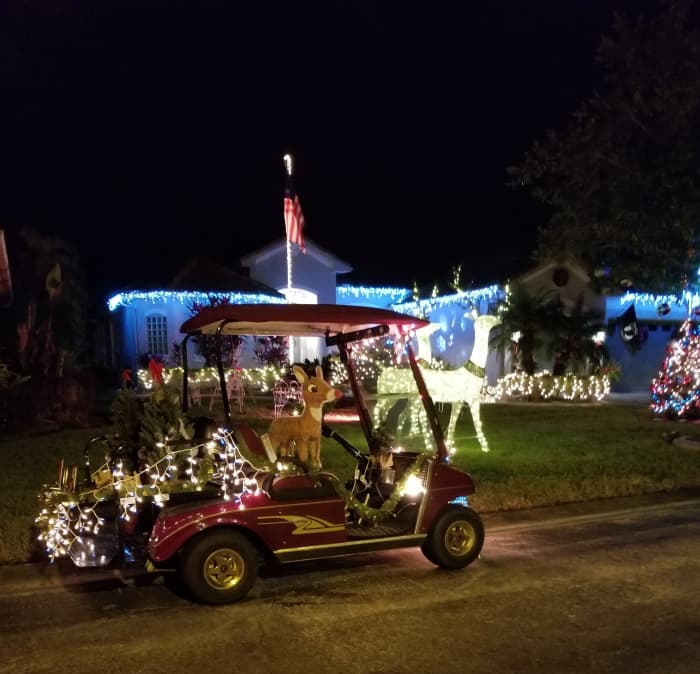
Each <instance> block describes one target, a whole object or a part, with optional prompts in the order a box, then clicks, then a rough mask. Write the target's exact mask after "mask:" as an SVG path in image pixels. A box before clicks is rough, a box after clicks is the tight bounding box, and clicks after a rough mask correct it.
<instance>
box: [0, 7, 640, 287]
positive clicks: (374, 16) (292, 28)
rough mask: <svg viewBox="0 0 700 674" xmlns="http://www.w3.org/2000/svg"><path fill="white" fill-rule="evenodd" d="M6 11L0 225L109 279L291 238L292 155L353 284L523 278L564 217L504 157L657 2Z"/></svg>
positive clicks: (553, 114)
mask: <svg viewBox="0 0 700 674" xmlns="http://www.w3.org/2000/svg"><path fill="white" fill-rule="evenodd" d="M5 3H6V4H4V5H3V6H6V7H8V8H9V13H8V14H7V15H3V14H2V12H4V11H5V10H1V9H0V76H1V78H2V79H1V80H0V81H1V82H2V91H1V92H0V93H1V94H2V95H1V98H0V106H1V107H2V108H3V109H2V111H0V115H2V118H3V119H2V126H1V127H0V128H1V132H0V133H1V134H2V135H1V136H0V157H1V159H0V163H1V164H2V171H1V172H0V178H2V180H1V181H0V226H2V227H5V228H8V227H14V226H17V225H22V224H30V225H34V226H35V227H37V228H39V229H40V230H41V231H43V232H45V233H49V234H55V235H57V236H61V237H63V238H66V239H68V240H69V241H72V242H73V243H75V244H76V245H77V246H78V249H79V251H80V255H81V260H82V262H83V264H84V266H85V269H86V271H87V275H88V281H89V283H90V286H91V288H92V290H93V292H98V293H103V292H104V293H106V292H108V291H109V290H112V289H118V288H120V287H123V286H125V285H132V284H133V283H138V282H143V283H147V282H151V281H153V280H155V279H162V280H167V279H169V278H171V277H172V276H174V274H175V273H176V271H177V270H178V269H179V267H180V266H182V265H183V264H184V263H185V262H186V261H187V260H188V259H189V258H190V257H192V256H194V255H204V256H208V257H211V258H213V259H215V260H218V261H221V262H226V263H228V264H230V265H231V266H232V267H234V268H237V267H238V264H239V260H240V257H241V256H242V255H245V254H246V253H249V252H251V251H252V250H254V249H256V248H258V247H261V246H264V245H267V244H268V243H270V242H271V241H272V240H273V239H275V238H276V237H281V236H283V234H284V225H283V221H282V212H281V203H282V189H283V179H284V174H283V167H282V155H283V154H284V153H285V152H291V153H292V154H293V155H294V157H295V164H296V165H295V183H296V188H297V191H298V193H299V196H300V199H301V203H302V207H303V210H304V213H305V216H306V220H307V227H306V236H307V237H309V238H311V239H313V240H314V241H315V242H316V243H318V244H319V245H321V246H323V247H325V248H327V249H329V250H330V251H332V252H333V253H335V254H336V255H337V256H338V257H340V258H341V259H344V260H346V261H347V262H349V263H350V264H351V265H353V267H354V269H355V271H354V272H353V273H352V274H351V275H348V276H345V277H341V279H340V280H341V281H347V282H355V283H368V284H390V285H402V286H410V285H411V284H412V283H413V282H414V281H417V282H418V283H420V284H421V285H423V286H428V287H429V286H432V284H433V283H436V282H437V283H440V284H441V285H442V287H443V288H445V289H446V284H447V281H448V280H449V278H450V275H451V269H452V266H453V265H455V264H457V263H461V264H462V266H463V281H464V283H465V284H467V285H468V284H469V283H470V282H473V283H474V284H475V285H483V284H485V283H492V282H496V281H499V280H503V279H504V278H506V277H507V276H508V275H510V274H512V273H514V272H516V271H518V270H522V269H523V268H524V267H527V266H528V265H529V255H530V252H531V250H532V248H533V247H534V241H535V229H536V227H537V225H538V224H540V223H541V222H542V221H543V219H544V218H545V215H546V214H545V212H544V211H543V210H542V209H541V208H539V207H538V206H537V205H536V204H535V203H534V202H533V200H532V199H531V197H529V196H528V195H527V194H517V193H515V192H513V191H512V190H511V189H510V188H509V187H507V186H506V185H505V183H506V180H507V175H506V171H505V169H506V167H507V166H508V165H510V164H513V163H517V162H518V161H519V160H520V159H521V158H522V155H523V153H524V152H525V151H526V150H527V149H528V148H529V147H530V145H531V143H532V142H533V140H535V138H538V137H541V136H542V135H543V133H544V132H545V130H546V129H547V128H550V127H559V126H561V125H562V124H563V123H564V122H565V121H566V120H567V119H568V117H569V116H570V114H571V112H572V111H573V110H574V108H575V107H576V105H577V104H578V103H579V101H581V100H582V99H583V98H585V97H586V96H587V95H588V94H590V92H591V91H592V88H593V86H594V85H595V83H596V81H597V80H596V78H597V77H598V74H597V71H596V69H595V67H594V49H595V46H596V44H597V42H598V39H599V37H600V35H601V31H603V30H604V29H606V28H607V27H608V26H609V24H610V20H611V17H612V12H613V9H615V8H626V7H630V6H631V7H634V6H636V5H638V4H639V2H633V1H632V0H528V1H525V0H468V1H467V0H461V1H457V0H453V1H452V2H439V1H433V2H420V3H418V2H392V3H384V2H379V0H353V1H348V2H338V1H334V0H323V1H322V2H284V3H282V2H263V1H262V0H255V1H253V2H250V3H244V2H234V1H232V0H220V1H219V2H211V1H210V0H191V1H184V0H183V1H179V2H178V1H177V0H158V1H154V0H99V2H95V1H94V0H5ZM248 5H249V6H248ZM416 230H417V232H416Z"/></svg>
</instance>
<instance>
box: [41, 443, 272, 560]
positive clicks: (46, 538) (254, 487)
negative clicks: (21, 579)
mask: <svg viewBox="0 0 700 674" xmlns="http://www.w3.org/2000/svg"><path fill="white" fill-rule="evenodd" d="M200 454H203V455H204V456H205V457H210V459H211V461H212V462H213V463H214V465H215V466H218V471H219V473H218V476H219V477H220V478H221V482H222V489H223V492H224V495H225V498H228V499H236V500H240V499H242V498H243V495H244V494H247V493H248V494H255V493H257V492H258V491H259V486H258V482H257V480H256V476H257V474H258V473H260V472H261V471H260V469H258V468H256V467H255V466H253V465H252V464H251V463H250V462H249V461H248V460H247V459H245V458H244V457H243V455H242V454H241V453H240V451H239V449H238V446H237V445H236V443H235V441H234V440H233V437H232V434H231V433H219V434H215V435H214V438H213V439H212V440H209V441H207V442H205V443H200V444H197V445H194V446H192V447H186V448H183V449H179V450H171V451H169V452H168V453H166V454H165V456H163V457H161V458H160V459H158V460H157V461H155V462H153V463H152V464H149V465H147V466H146V467H145V468H144V470H142V471H140V472H139V473H136V474H126V473H125V471H124V466H123V464H122V463H121V462H118V463H117V464H116V465H115V466H114V467H113V468H112V470H110V468H109V466H108V464H104V465H103V466H101V467H100V468H98V469H97V471H95V472H94V473H93V479H95V478H98V477H99V479H100V480H101V483H100V485H99V486H98V487H96V488H94V489H90V490H86V491H83V492H80V493H72V492H67V491H61V490H56V489H51V490H49V491H47V492H46V493H45V494H44V501H45V503H46V504H47V505H46V506H45V507H44V508H42V510H41V512H40V514H39V515H38V516H37V518H36V520H35V522H36V524H37V529H38V532H39V533H38V536H37V540H39V541H41V542H42V543H43V545H44V547H45V549H46V551H47V555H48V557H49V559H51V560H54V559H57V558H60V557H65V556H68V555H69V554H70V553H71V548H72V546H73V544H74V542H75V541H76V540H77V539H78V538H79V537H80V536H81V535H84V534H90V535H94V534H95V533H97V532H99V530H100V527H101V526H102V525H103V524H104V520H103V519H102V518H101V517H100V516H99V514H98V512H97V508H98V507H99V506H100V504H101V503H105V502H106V499H107V498H109V497H110V496H111V494H113V493H114V491H116V492H117V493H118V494H119V497H120V498H119V517H120V518H122V519H123V520H124V521H129V519H130V512H133V511H135V509H136V503H137V502H141V501H143V499H144V498H152V499H153V500H154V501H155V502H156V503H159V502H160V500H161V498H162V497H163V495H164V493H165V494H167V493H168V483H174V482H175V481H176V480H177V474H178V473H177V468H176V466H177V465H178V461H179V460H184V466H185V470H184V472H185V473H186V474H187V475H188V478H189V479H188V480H187V481H186V482H184V483H180V484H179V488H180V489H185V490H186V485H188V484H189V485H191V486H190V489H191V490H194V491H200V490H201V489H202V486H201V484H202V482H205V481H206V479H204V476H207V477H208V476H209V475H210V473H209V472H208V471H207V469H205V468H203V467H202V462H201V460H200V458H199V456H200ZM244 468H245V470H244ZM144 482H147V484H144ZM86 501H90V503H86ZM80 554H81V555H85V552H84V550H82V551H81V552H80Z"/></svg>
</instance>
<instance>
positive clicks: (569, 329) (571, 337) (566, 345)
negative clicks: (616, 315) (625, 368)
mask: <svg viewBox="0 0 700 674" xmlns="http://www.w3.org/2000/svg"><path fill="white" fill-rule="evenodd" d="M558 305H559V306H558V310H559V311H558V315H556V316H555V318H556V320H555V322H554V324H552V325H551V326H550V328H549V340H548V344H547V351H548V353H549V354H550V355H553V356H554V365H553V367H552V374H553V375H554V376H561V375H564V374H566V373H568V372H572V373H574V374H580V375H585V374H588V372H589V370H590V368H591V366H593V367H596V368H600V366H602V365H604V364H605V363H606V362H607V361H608V360H609V354H608V350H607V348H606V347H605V345H604V344H603V343H602V342H595V341H594V337H595V335H596V333H598V332H600V331H601V330H603V329H604V327H605V325H604V323H603V320H602V316H601V314H600V313H599V312H597V311H594V310H587V309H584V306H583V296H581V297H579V298H578V299H577V300H576V302H575V304H574V306H573V307H572V308H571V309H569V310H567V308H566V307H564V306H563V305H562V304H561V302H559V303H558Z"/></svg>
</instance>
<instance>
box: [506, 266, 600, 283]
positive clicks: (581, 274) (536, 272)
mask: <svg viewBox="0 0 700 674" xmlns="http://www.w3.org/2000/svg"><path fill="white" fill-rule="evenodd" d="M560 267H561V268H565V269H567V270H568V271H569V272H571V273H572V274H573V275H574V276H577V277H578V278H579V280H580V281H581V282H582V283H585V284H586V283H588V282H589V281H590V280H591V277H590V276H589V275H588V274H587V273H586V272H585V271H584V269H583V268H582V267H580V266H579V265H577V264H576V263H574V262H570V261H568V260H565V261H562V262H557V261H551V262H546V263H545V264H542V265H540V266H538V267H533V268H532V269H528V270H527V271H526V272H525V273H523V274H521V275H520V276H518V277H517V278H515V279H514V282H515V283H528V282H529V281H532V279H534V278H536V277H538V276H544V275H545V274H548V273H551V272H553V271H554V270H555V269H559V268H560Z"/></svg>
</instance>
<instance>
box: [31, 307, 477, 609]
mask: <svg viewBox="0 0 700 674" xmlns="http://www.w3.org/2000/svg"><path fill="white" fill-rule="evenodd" d="M425 325H427V321H424V320H422V319H419V318H414V317H411V316H407V315H404V314H400V313H395V312H393V311H389V310H384V309H376V308H366V307H358V306H340V305H302V304H285V305H225V306H217V307H209V308H205V309H203V310H201V311H200V312H199V313H198V314H197V315H196V316H194V317H193V318H191V319H189V320H187V321H186V322H185V323H184V324H183V325H182V327H181V332H182V333H183V334H184V335H185V337H184V339H183V344H182V350H181V353H182V354H183V361H184V362H183V370H184V372H183V375H182V390H181V395H180V399H181V400H182V406H183V414H184V415H185V417H186V418H187V416H188V415H191V414H192V413H193V412H192V409H191V408H190V405H189V401H190V399H191V392H190V391H189V387H190V385H191V384H190V372H189V368H188V363H187V352H188V342H189V341H190V340H192V339H195V338H198V337H200V336H213V338H214V341H215V343H216V347H217V352H218V353H219V358H218V364H217V370H218V379H219V381H218V391H219V392H220V395H221V406H222V416H223V423H222V424H221V425H220V426H217V425H214V424H213V423H212V420H210V419H205V418H202V417H190V419H191V420H192V421H193V424H194V427H196V428H197V429H198V430H197V434H198V435H197V436H193V437H192V438H191V439H190V440H189V442H188V443H186V446H182V440H180V441H179V444H178V443H173V444H172V446H165V447H163V448H161V449H160V454H156V457H157V458H156V459H153V458H152V457H151V459H150V460H149V461H148V462H147V463H146V465H145V466H137V465H133V467H131V468H129V467H125V466H126V465H127V464H126V463H125V462H124V461H123V460H122V458H121V454H120V453H119V452H117V451H111V453H109V452H108V456H107V462H106V465H105V466H103V467H102V468H100V469H98V470H97V471H94V472H93V471H91V469H90V462H89V458H88V456H89V452H88V449H89V448H86V460H85V464H86V465H85V470H84V472H85V477H84V479H83V480H82V482H81V481H80V480H79V479H78V477H77V475H76V474H75V471H76V470H77V469H74V470H73V473H72V474H71V472H70V471H68V472H67V473H66V471H65V470H64V472H63V475H62V478H61V482H62V484H59V485H54V486H51V487H46V488H45V489H44V492H43V494H42V505H43V509H42V514H41V515H40V516H39V518H37V523H38V527H39V530H40V531H41V535H40V539H41V540H42V541H43V543H44V546H45V549H46V551H47V553H48V555H49V557H50V558H51V559H57V558H61V557H66V558H69V559H71V560H72V561H73V563H74V564H76V565H77V566H81V567H89V566H106V565H109V564H116V563H131V564H143V566H144V569H147V570H148V571H152V572H160V573H165V572H167V573H172V572H174V573H175V574H177V578H178V579H179V581H181V584H182V585H183V586H184V588H185V589H186V591H187V593H188V594H189V596H190V597H191V598H192V599H193V600H195V601H199V602H202V603H208V604H225V603H230V602H235V601H238V600H240V599H242V598H243V597H244V596H245V595H246V593H247V592H248V591H249V590H250V589H251V587H252V586H253V584H254V583H255V580H256V577H257V574H258V568H259V565H261V564H274V563H288V562H296V561H301V560H312V559H320V558H327V557H337V556H344V555H351V554H357V553H363V552H368V551H376V550H386V549H394V548H404V547H416V546H418V547H420V548H421V550H422V551H423V553H424V555H425V556H426V558H427V559H429V560H430V561H431V562H433V563H434V564H436V565H438V566H440V567H443V568H446V569H459V568H463V567H465V566H467V565H468V564H470V563H471V562H472V561H474V560H475V559H476V558H477V557H478V555H479V553H480V551H481V548H482V545H483V541H484V529H483V525H482V522H481V519H480V517H479V515H478V514H477V513H476V512H475V511H474V510H473V509H472V508H471V507H470V506H469V501H468V499H469V497H470V496H471V495H472V494H473V493H474V484H473V481H472V479H471V477H470V476H469V475H468V474H467V473H465V472H463V471H461V470H459V469H457V468H455V467H453V466H451V465H450V462H449V456H448V451H447V448H446V445H445V440H444V437H443V432H442V428H441V426H440V421H439V417H438V414H437V413H436V410H435V408H434V406H433V402H432V399H431V397H430V393H429V391H427V389H426V387H425V383H424V381H423V377H422V376H421V371H420V368H419V366H418V364H417V361H416V357H415V354H414V350H413V348H412V346H411V338H412V335H413V331H414V330H416V329H418V328H420V327H422V326H425ZM231 335H239V336H245V337H250V336H253V337H256V336H270V335H276V336H288V337H291V338H292V339H298V338H309V337H315V338H318V339H319V340H322V343H323V344H325V346H326V347H327V350H328V351H329V352H330V353H331V354H332V355H333V356H334V357H335V358H336V359H337V362H338V363H339V364H340V366H341V367H342V369H343V370H344V374H345V377H346V379H345V381H344V382H343V385H344V386H345V394H344V397H343V399H342V401H339V400H338V396H339V393H337V391H338V389H337V388H335V387H333V388H332V390H333V394H329V395H328V400H329V401H331V403H332V404H336V405H340V404H341V403H342V406H343V410H344V411H347V408H348V406H349V404H350V403H352V408H353V410H354V414H355V417H354V418H355V419H356V420H358V421H359V425H360V427H361V429H362V436H363V438H364V441H363V442H362V443H358V442H357V441H355V443H354V444H353V442H350V441H349V440H348V439H346V437H344V435H343V433H342V432H341V431H339V430H338V428H339V427H340V426H341V424H340V423H337V424H333V423H332V422H331V423H327V422H325V419H324V421H323V423H322V425H321V430H322V435H323V439H322V444H323V446H324V448H325V449H326V451H330V450H329V449H328V448H329V447H330V446H331V445H332V444H334V443H337V445H338V447H339V448H342V450H344V451H345V452H347V453H348V454H349V456H350V457H351V458H352V461H353V463H354V465H355V468H354V474H353V475H352V477H350V478H349V479H347V480H341V478H340V477H338V476H337V475H335V474H333V473H331V472H328V471H324V470H323V469H322V468H321V465H320V464H321V460H320V459H319V456H320V454H319V453H320V447H319V448H317V449H318V452H316V453H314V451H313V450H314V447H313V445H311V444H310V445H309V447H310V451H309V452H306V451H304V452H302V451H300V450H301V444H300V443H299V442H297V445H296V446H295V444H294V443H291V445H289V444H288V445H287V446H286V447H285V445H284V443H282V444H281V445H280V446H274V443H272V442H271V441H270V437H272V438H273V439H274V437H275V430H276V426H275V424H274V421H272V422H270V427H269V433H266V432H265V429H264V428H260V427H259V424H258V428H257V429H256V427H255V424H253V423H252V420H250V419H247V418H246V415H245V414H238V413H236V414H234V413H232V410H231V401H230V400H229V394H228V390H227V389H228V387H227V372H226V368H225V367H224V362H223V358H222V357H221V353H222V344H223V343H224V341H225V339H226V338H227V337H228V336H231ZM376 344H380V345H382V346H383V347H385V348H388V349H389V350H390V353H391V354H392V357H393V358H394V362H395V360H396V359H397V358H398V359H399V360H403V361H404V362H405V364H404V365H403V366H402V367H401V369H402V371H410V372H411V373H412V375H413V376H412V381H413V382H414V388H413V389H412V390H410V391H406V392H405V396H404V397H405V398H409V397H412V398H413V399H420V400H421V401H422V403H423V411H424V417H423V420H424V422H425V420H426V418H427V424H426V423H423V424H422V428H425V427H427V428H429V432H428V433H426V432H424V431H423V432H421V433H420V434H419V437H416V438H413V440H410V439H409V440H408V441H407V442H404V441H403V440H402V443H403V444H402V446H398V445H396V443H395V442H394V440H393V439H392V435H391V432H390V431H391V429H390V426H391V418H390V417H391V415H390V414H389V415H387V416H388V417H389V418H387V419H376V418H373V414H372V411H373V409H374V408H376V398H377V396H376V394H374V393H372V392H371V391H372V386H371V381H370V382H368V381H367V380H366V378H365V374H364V373H362V374H360V373H358V364H357V361H358V359H360V360H363V362H365V359H364V356H363V354H364V353H365V351H364V348H365V347H366V346H367V345H376ZM298 369H300V368H298ZM297 371H298V370H297ZM321 375H322V372H321V371H320V368H317V370H316V378H314V376H313V374H312V375H311V376H307V375H302V374H300V375H299V377H298V378H299V379H300V381H302V387H304V386H307V387H308V389H309V391H308V392H307V393H308V394H309V395H312V394H318V393H319V388H324V395H326V393H325V387H323V386H320V384H319V380H320V377H321ZM328 388H331V387H330V386H328ZM402 395H403V394H402ZM397 398H398V396H397ZM306 399H307V398H306V397H305V400H306ZM307 404H308V403H307ZM383 409H386V406H384V407H383ZM326 416H328V415H326ZM290 418H291V417H290ZM280 419H284V415H280ZM283 423H288V424H291V423H292V422H283ZM283 423H280V424H279V425H280V426H282V425H283ZM356 435H357V434H356ZM101 440H102V439H101V438H98V439H95V440H94V441H93V442H98V441H101ZM411 443H413V444H411ZM165 444H166V445H167V444H168V443H165ZM356 445H360V446H356ZM280 447H281V449H280ZM314 456H315V457H316V459H315V460H314V458H313V457H314Z"/></svg>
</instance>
